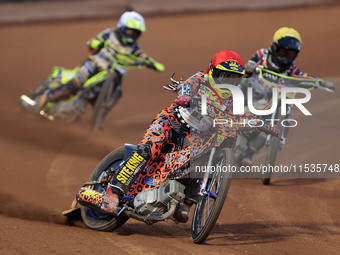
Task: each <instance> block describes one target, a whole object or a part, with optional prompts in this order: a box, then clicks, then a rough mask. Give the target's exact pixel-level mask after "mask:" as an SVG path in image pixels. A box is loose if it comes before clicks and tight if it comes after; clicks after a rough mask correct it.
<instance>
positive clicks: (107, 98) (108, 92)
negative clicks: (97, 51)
mask: <svg viewBox="0 0 340 255" xmlns="http://www.w3.org/2000/svg"><path fill="white" fill-rule="evenodd" d="M116 77H117V73H116V72H114V73H112V74H110V75H109V76H108V77H107V79H106V80H105V81H104V82H103V85H102V88H101V89H100V92H99V93H98V96H97V98H96V101H95V103H94V105H93V114H92V118H91V127H92V129H93V131H94V132H97V131H99V130H100V129H102V127H103V123H104V119H105V116H106V114H107V113H108V112H109V111H110V110H111V107H112V105H113V99H112V98H113V93H114V89H115V84H114V83H115V81H116Z"/></svg>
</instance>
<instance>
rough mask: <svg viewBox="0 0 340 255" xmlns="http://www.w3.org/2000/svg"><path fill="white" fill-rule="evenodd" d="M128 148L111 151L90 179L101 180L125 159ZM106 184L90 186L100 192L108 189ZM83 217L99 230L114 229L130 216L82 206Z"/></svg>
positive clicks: (91, 226) (94, 228)
mask: <svg viewBox="0 0 340 255" xmlns="http://www.w3.org/2000/svg"><path fill="white" fill-rule="evenodd" d="M125 153H126V150H125V148H124V147H121V148H118V149H116V150H115V151H112V152H111V153H109V154H108V155H107V156H106V157H105V158H104V159H103V160H102V161H101V162H100V163H99V164H98V165H97V167H96V168H95V169H94V171H93V173H92V175H91V177H90V179H89V181H100V180H101V179H102V178H103V176H104V175H105V172H106V171H107V170H109V169H110V168H117V167H118V165H119V164H120V163H121V162H122V161H123V159H124V156H125ZM106 186H107V185H106V184H102V185H94V186H90V188H92V189H94V190H97V191H99V192H104V191H105V190H106ZM80 210H81V217H82V219H83V221H84V223H85V225H86V226H87V227H88V228H90V229H93V230H97V231H113V230H115V229H117V228H119V227H120V226H122V225H123V224H124V223H125V222H126V221H127V220H128V219H129V218H128V217H126V216H123V215H120V216H118V217H116V216H113V215H108V214H105V213H102V212H99V211H96V210H94V209H91V208H88V207H85V206H81V208H80Z"/></svg>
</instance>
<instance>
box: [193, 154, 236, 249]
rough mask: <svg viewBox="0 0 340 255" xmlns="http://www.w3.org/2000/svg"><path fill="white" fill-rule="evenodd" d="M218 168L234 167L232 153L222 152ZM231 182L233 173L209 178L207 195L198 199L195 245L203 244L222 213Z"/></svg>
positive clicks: (194, 223)
mask: <svg viewBox="0 0 340 255" xmlns="http://www.w3.org/2000/svg"><path fill="white" fill-rule="evenodd" d="M215 162H216V163H215V164H214V165H216V166H228V165H233V155H232V151H231V150H230V149H228V148H225V149H223V150H221V151H220V152H219V153H218V156H217V158H216V161H215ZM230 181H231V173H228V172H223V171H220V172H215V173H211V176H209V179H208V183H207V189H206V192H205V194H203V196H201V197H200V198H199V199H198V202H197V204H196V208H195V212H194V216H193V219H192V224H191V237H192V240H193V241H194V243H197V244H200V243H203V242H204V241H205V240H206V239H207V237H208V236H209V234H210V232H211V230H212V229H213V227H214V226H215V223H216V221H217V219H218V217H219V215H220V213H221V210H222V208H223V204H224V201H225V199H226V197H227V194H228V190H229V186H230Z"/></svg>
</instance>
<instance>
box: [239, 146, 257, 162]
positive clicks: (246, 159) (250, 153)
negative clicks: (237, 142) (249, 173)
mask: <svg viewBox="0 0 340 255" xmlns="http://www.w3.org/2000/svg"><path fill="white" fill-rule="evenodd" d="M253 154H254V152H253V151H252V150H251V149H249V148H248V149H247V151H246V154H245V156H244V158H243V159H242V161H241V165H243V166H252V165H253Z"/></svg>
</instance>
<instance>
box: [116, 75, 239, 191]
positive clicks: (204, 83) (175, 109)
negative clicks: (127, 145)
mask: <svg viewBox="0 0 340 255" xmlns="http://www.w3.org/2000/svg"><path fill="white" fill-rule="evenodd" d="M204 87H209V89H211V90H213V88H212V87H211V86H210V84H209V79H208V75H207V74H204V73H202V72H198V73H196V74H195V75H193V76H191V77H190V78H189V79H187V80H186V81H184V82H181V83H180V85H179V86H178V88H177V92H178V95H177V98H176V100H175V102H174V103H173V104H171V105H170V106H169V107H167V108H165V109H163V110H162V111H161V112H160V113H159V114H158V115H157V116H156V118H155V119H154V120H153V121H152V123H151V125H150V126H149V128H148V129H147V130H146V132H145V134H144V138H143V139H142V141H141V142H140V144H139V145H138V146H137V149H136V150H135V152H134V153H132V155H133V156H131V157H130V158H129V159H127V160H126V161H125V163H124V164H123V165H122V166H121V167H120V168H119V170H118V171H117V172H116V174H115V176H114V177H113V178H112V181H111V183H110V184H111V186H112V187H113V188H116V189H118V190H119V193H121V194H122V193H126V192H127V191H128V189H129V186H130V185H131V184H132V183H133V181H134V180H135V178H136V176H138V174H139V171H135V169H136V168H134V172H133V173H132V174H131V175H129V178H128V180H124V181H123V182H122V181H120V180H119V176H120V174H121V173H122V172H123V171H125V166H127V165H136V163H137V160H136V159H137V158H139V159H140V162H142V164H138V166H137V167H138V169H142V168H143V167H144V166H145V165H146V164H147V163H148V161H149V160H154V159H158V158H159V155H160V153H161V152H162V150H163V149H164V148H165V147H166V146H176V147H177V148H178V149H184V148H185V147H187V146H189V138H190V131H191V130H192V129H195V130H197V131H202V132H206V131H208V130H209V129H210V128H211V127H212V124H213V123H212V122H209V119H208V118H204V117H203V116H202V115H201V112H200V109H198V108H197V107H192V105H191V104H190V102H191V100H192V99H194V98H195V97H200V95H199V94H200V93H205V92H204ZM216 95H217V93H216ZM209 100H210V101H209ZM210 103H213V104H215V105H217V106H218V107H221V109H224V110H225V111H226V113H229V114H231V113H232V99H231V98H229V99H226V100H221V99H220V98H219V97H218V96H217V97H216V98H213V99H211V98H208V104H210ZM183 109H186V110H187V111H184V110H183ZM188 112H190V113H191V116H189V115H187V113H188ZM209 125H210V126H209ZM200 128H201V130H200ZM136 154H137V155H139V156H140V157H138V156H137V155H136ZM146 154H148V155H146ZM130 172H132V171H130ZM117 177H118V178H117Z"/></svg>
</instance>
